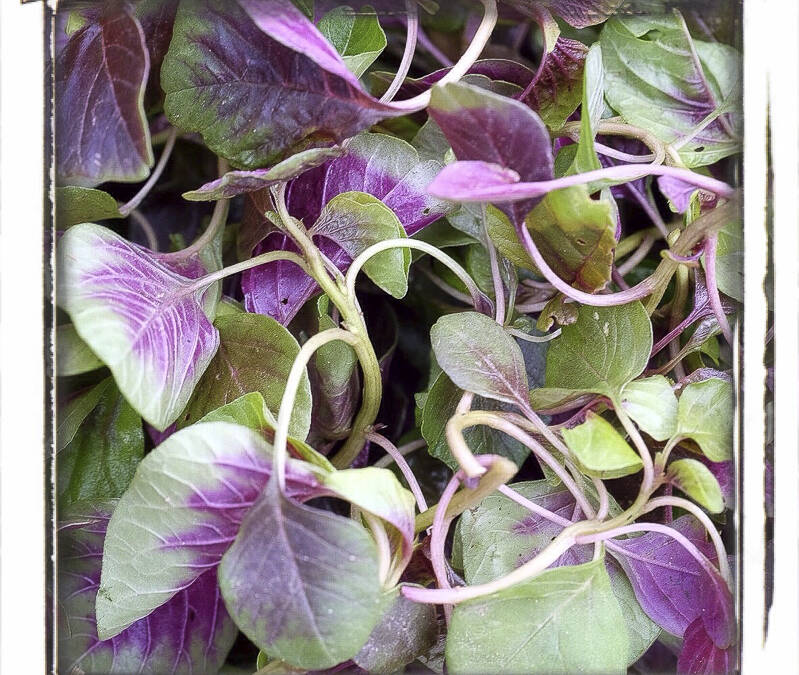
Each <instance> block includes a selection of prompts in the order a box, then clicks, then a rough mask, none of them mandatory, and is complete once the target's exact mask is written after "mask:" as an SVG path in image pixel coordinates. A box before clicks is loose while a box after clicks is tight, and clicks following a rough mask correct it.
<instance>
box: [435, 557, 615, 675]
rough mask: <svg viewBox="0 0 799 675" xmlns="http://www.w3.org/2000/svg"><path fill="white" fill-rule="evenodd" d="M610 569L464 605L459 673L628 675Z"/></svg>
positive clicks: (572, 574) (458, 632)
mask: <svg viewBox="0 0 799 675" xmlns="http://www.w3.org/2000/svg"><path fill="white" fill-rule="evenodd" d="M623 626H624V616H623V615H622V612H621V609H620V607H619V603H618V602H617V601H616V598H615V597H614V595H613V591H612V589H611V585H610V579H609V578H608V573H607V571H606V570H605V565H604V561H603V560H601V559H599V560H595V561H593V562H589V563H585V564H584V565H577V566H574V567H560V568H557V569H553V570H548V571H546V572H544V573H543V574H541V575H540V576H538V577H536V578H535V579H532V580H531V581H527V582H525V583H522V584H518V585H516V586H513V587H511V588H508V589H506V590H504V591H501V592H499V593H495V594H493V595H489V596H485V597H482V598H477V599H475V600H469V601H467V602H463V603H461V604H459V605H456V607H455V610H454V612H453V613H452V621H451V623H450V630H449V636H448V638H447V651H446V653H447V667H448V669H449V671H450V672H452V673H475V672H477V673H503V672H510V673H515V672H524V673H546V674H551V673H579V672H592V673H624V672H626V667H627V663H626V656H627V653H628V651H629V640H628V637H627V633H626V631H625V630H624V628H623Z"/></svg>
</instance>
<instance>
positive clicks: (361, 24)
mask: <svg viewBox="0 0 799 675" xmlns="http://www.w3.org/2000/svg"><path fill="white" fill-rule="evenodd" d="M370 10H371V7H369V6H368V5H367V6H366V7H363V8H362V9H360V11H358V12H354V11H353V9H352V8H351V7H347V6H342V7H336V8H335V9H332V10H331V11H329V12H328V13H327V14H325V15H324V16H323V17H322V18H321V19H320V20H319V23H318V24H317V28H318V29H319V32H320V33H322V35H324V36H325V37H326V38H327V39H328V41H329V42H330V43H331V44H332V45H333V46H334V47H335V48H336V51H337V52H338V53H339V54H341V58H342V59H344V63H346V64H347V68H349V69H350V70H351V71H352V73H353V75H355V77H361V76H362V75H363V74H364V73H365V72H366V70H367V69H368V68H369V66H371V65H372V63H374V61H375V59H376V58H377V57H378V56H380V54H381V53H382V51H383V50H384V49H385V48H386V44H387V42H386V34H385V33H384V32H383V29H382V28H381V27H380V21H378V19H377V15H376V14H375V13H374V11H370Z"/></svg>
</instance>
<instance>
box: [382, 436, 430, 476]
mask: <svg viewBox="0 0 799 675" xmlns="http://www.w3.org/2000/svg"><path fill="white" fill-rule="evenodd" d="M426 445H427V441H426V440H424V438H419V439H417V440H415V441H411V442H410V443H406V444H405V445H401V446H399V447H398V448H397V452H398V453H399V454H400V455H402V456H403V457H407V456H408V455H410V454H411V453H414V452H416V451H417V450H419V449H420V448H423V447H425V446H426ZM393 461H394V457H393V456H392V455H389V454H385V455H383V456H382V457H381V458H380V459H378V460H377V461H376V462H375V463H374V466H376V467H378V468H379V469H385V468H386V467H389V466H391V463H392V462H393Z"/></svg>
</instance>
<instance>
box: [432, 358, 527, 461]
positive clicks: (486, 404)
mask: <svg viewBox="0 0 799 675" xmlns="http://www.w3.org/2000/svg"><path fill="white" fill-rule="evenodd" d="M462 394H463V391H462V390H461V389H459V388H458V387H456V386H455V385H454V384H453V383H452V380H450V379H449V377H447V374H446V373H444V372H442V373H439V375H438V377H436V380H435V382H433V386H432V387H430V391H429V393H428V394H427V397H426V399H425V401H424V405H423V406H422V408H423V409H422V424H421V431H422V437H423V438H424V439H425V441H427V451H428V452H429V453H430V455H432V456H433V457H435V458H437V459H440V460H441V461H442V462H444V464H446V465H447V466H448V467H449V468H450V469H452V470H457V469H458V462H457V460H456V459H455V458H454V457H453V456H452V453H451V451H450V449H449V444H448V443H447V437H446V426H447V422H448V421H449V418H450V417H452V415H454V414H455V409H456V408H457V406H458V401H460V399H461V395H462ZM473 407H474V408H475V409H480V410H504V411H507V410H508V409H509V407H510V406H508V405H507V404H504V403H499V402H497V401H492V400H491V399H486V398H482V397H480V396H476V397H475V400H474V402H473ZM463 438H464V440H465V441H466V444H467V445H468V446H469V450H471V451H472V453H473V454H475V455H482V454H493V455H501V456H502V457H506V458H508V459H510V460H511V461H512V462H513V463H514V464H516V465H517V466H521V465H522V464H523V463H524V460H525V459H527V456H528V455H529V454H530V451H529V450H528V449H527V448H526V447H525V446H524V445H523V444H521V443H519V442H518V441H517V440H515V439H513V438H511V437H510V436H508V435H507V434H504V433H502V432H500V431H497V430H496V429H492V428H491V427H487V426H485V425H482V424H481V425H477V426H474V427H469V428H468V429H465V430H464V431H463Z"/></svg>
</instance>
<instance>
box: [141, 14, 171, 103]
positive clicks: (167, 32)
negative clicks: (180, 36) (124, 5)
mask: <svg viewBox="0 0 799 675" xmlns="http://www.w3.org/2000/svg"><path fill="white" fill-rule="evenodd" d="M179 4H180V3H179V0H140V2H138V3H137V4H136V9H135V13H136V18H137V19H138V20H139V22H140V23H141V27H142V30H143V31H144V40H145V44H146V45H147V53H148V54H149V55H150V78H149V82H148V83H147V92H146V97H145V104H146V106H147V109H148V110H149V109H150V107H151V106H154V105H157V104H158V103H159V101H160V99H161V97H162V96H163V92H162V91H161V82H160V79H161V64H163V62H164V56H166V52H167V50H168V49H169V42H170V40H171V39H172V26H173V25H174V23H175V14H176V13H177V11H178V5H179Z"/></svg>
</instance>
